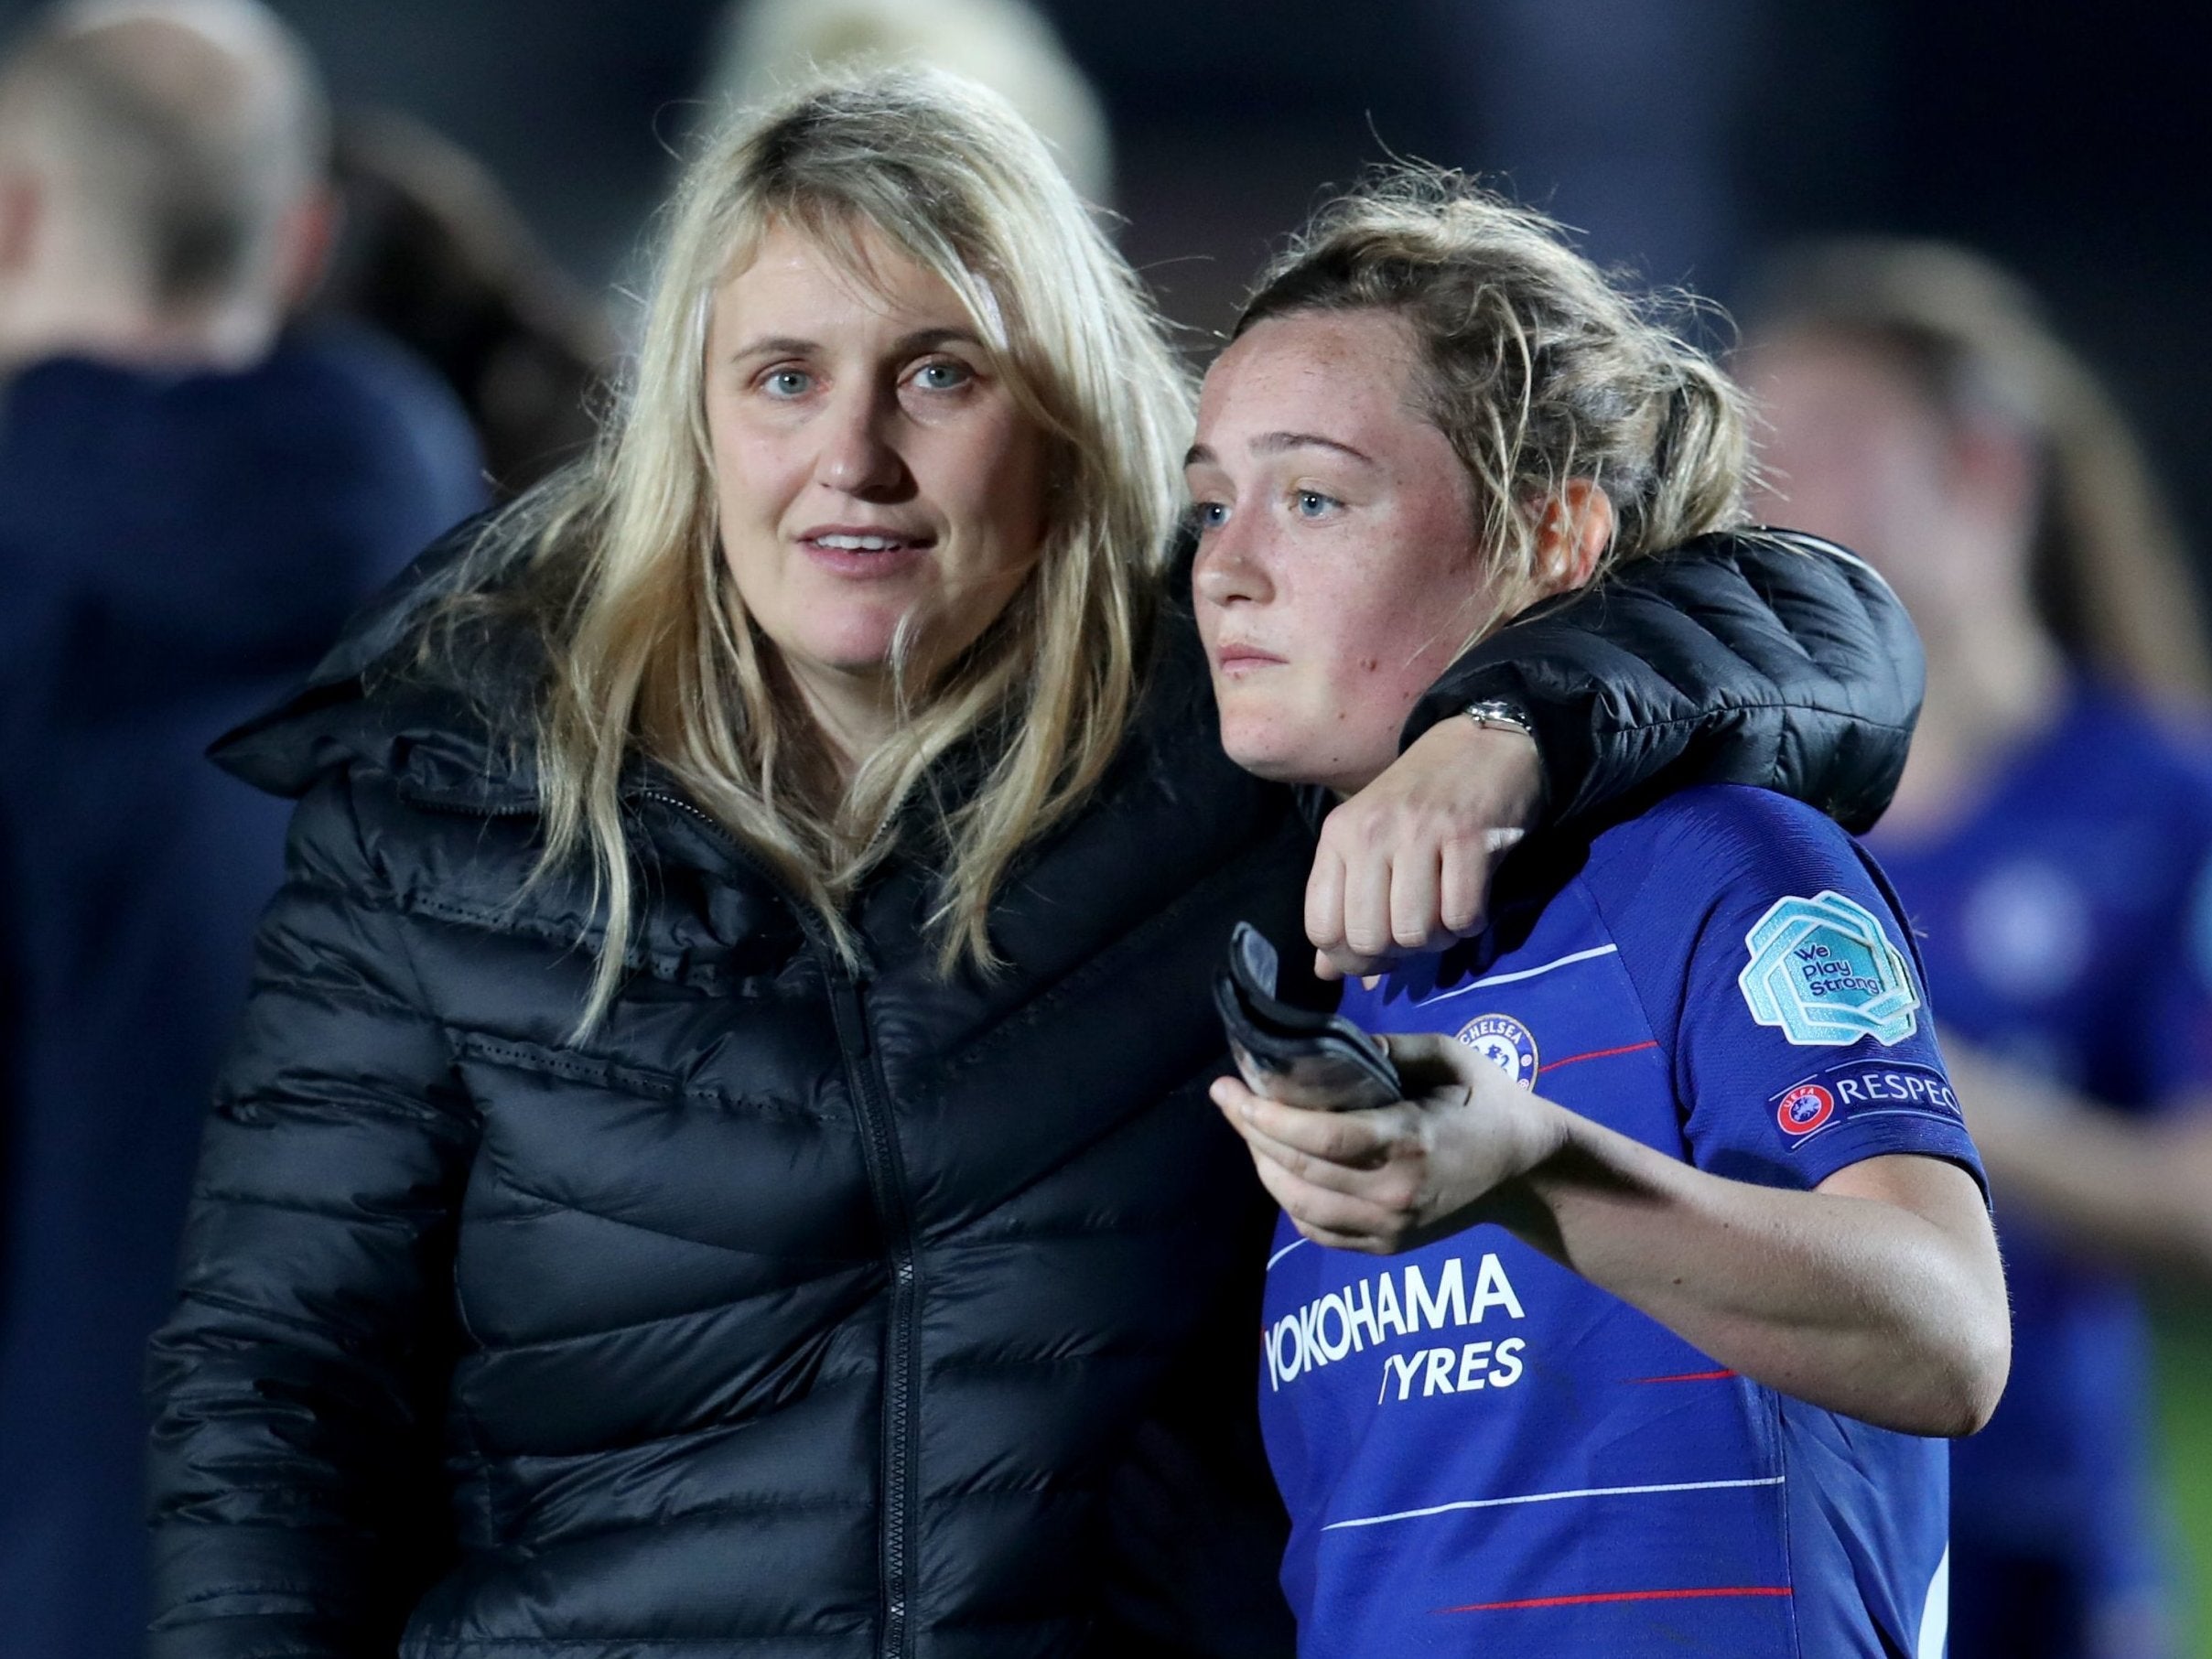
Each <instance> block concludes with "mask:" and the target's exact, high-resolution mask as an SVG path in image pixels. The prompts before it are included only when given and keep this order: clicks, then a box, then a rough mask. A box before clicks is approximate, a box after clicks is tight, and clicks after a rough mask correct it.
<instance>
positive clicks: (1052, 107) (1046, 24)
mask: <svg viewBox="0 0 2212 1659" xmlns="http://www.w3.org/2000/svg"><path fill="white" fill-rule="evenodd" d="M915 64H928V65H931V66H932V67H933V68H936V69H941V70H945V71H947V72H948V73H951V74H955V75H959V76H961V77H963V78H964V79H966V80H968V81H975V82H976V83H977V85H979V86H987V87H989V88H990V89H991V91H992V92H997V93H998V95H999V96H1000V97H1001V98H1003V99H1005V100H1006V101H1007V102H1009V103H1010V104H1012V105H1013V106H1014V108H1015V110H1016V111H1017V112H1018V113H1020V116H1021V118H1022V119H1023V120H1024V121H1026V122H1028V123H1029V124H1030V126H1031V127H1033V128H1035V129H1036V132H1037V134H1038V135H1039V136H1040V137H1041V138H1042V139H1043V140H1044V142H1045V144H1046V145H1047V146H1048V147H1049V148H1050V149H1051V150H1052V158H1053V159H1054V160H1055V161H1057V162H1058V163H1059V164H1060V168H1061V171H1063V173H1065V174H1066V175H1067V177H1068V182H1069V183H1071V184H1073V185H1074V187H1075V193H1076V194H1077V195H1078V196H1080V197H1082V198H1083V199H1084V201H1086V202H1089V203H1090V204H1092V205H1093V206H1094V207H1103V206H1106V204H1107V203H1109V202H1111V201H1112V199H1113V194H1114V145H1113V135H1112V134H1111V132H1110V131H1109V130H1108V128H1107V126H1106V107H1105V105H1104V104H1103V103H1101V102H1100V101H1099V97H1098V93H1097V92H1096V90H1095V88H1094V87H1093V86H1092V85H1091V82H1090V80H1089V78H1088V77H1087V76H1085V75H1084V72H1083V69H1082V67H1081V66H1080V65H1079V64H1077V63H1076V61H1075V60H1074V59H1073V58H1071V57H1070V56H1068V52H1067V48H1065V47H1063V45H1062V44H1061V43H1060V37H1059V36H1058V35H1057V34H1056V33H1055V32H1054V31H1053V28H1052V22H1051V20H1050V19H1049V18H1047V17H1046V16H1045V15H1044V14H1043V13H1042V12H1041V11H1039V10H1038V9H1037V7H1035V6H1034V5H1030V4H1029V0H735V4H733V5H730V6H729V7H728V10H726V11H725V12H724V13H723V14H722V19H721V23H720V26H719V27H718V29H717V31H716V40H715V45H714V48H713V56H712V59H711V61H710V64H709V67H708V69H707V81H706V85H705V86H704V87H703V88H702V89H701V97H702V99H703V101H704V103H705V107H706V113H707V119H708V120H709V121H712V120H715V119H718V117H719V116H720V115H721V114H722V113H724V112H726V111H728V110H732V109H745V108H750V107H754V106H757V105H760V104H762V103H765V102H769V101H770V100H772V99H774V98H777V97H780V96H781V95H782V93H783V92H785V91H787V90H788V89H789V88H791V87H792V86H794V85H796V84H798V83H800V82H802V81H806V80H808V79H809V78H810V77H812V76H813V75H815V74H817V73H821V72H825V71H832V70H837V71H852V72H861V71H865V70H875V69H890V68H893V67H896V66H900V65H910V66H911V65H915Z"/></svg>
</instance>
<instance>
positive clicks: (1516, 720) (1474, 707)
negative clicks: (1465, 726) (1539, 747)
mask: <svg viewBox="0 0 2212 1659" xmlns="http://www.w3.org/2000/svg"><path fill="white" fill-rule="evenodd" d="M1467 716H1468V718H1470V719H1471V720H1473V722H1474V723H1475V724H1476V725H1477V726H1503V727H1510V728H1511V729H1513V730H1515V731H1517V732H1519V733H1520V734H1521V735H1522V736H1523V737H1526V738H1534V737H1535V736H1536V728H1535V727H1533V726H1531V725H1530V724H1529V722H1528V716H1527V715H1526V714H1524V713H1523V712H1522V711H1521V710H1520V709H1519V708H1518V707H1516V706H1515V705H1513V704H1511V703H1507V702H1505V701H1503V700H1500V699H1496V698H1493V699H1491V700H1489V701H1487V702H1482V703H1470V704H1469V705H1467Z"/></svg>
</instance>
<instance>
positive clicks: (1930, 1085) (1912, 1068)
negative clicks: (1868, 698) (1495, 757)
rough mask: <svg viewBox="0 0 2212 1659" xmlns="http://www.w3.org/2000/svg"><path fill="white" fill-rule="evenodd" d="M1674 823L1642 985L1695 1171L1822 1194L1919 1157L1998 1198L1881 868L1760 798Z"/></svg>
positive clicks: (1689, 804)
mask: <svg viewBox="0 0 2212 1659" xmlns="http://www.w3.org/2000/svg"><path fill="white" fill-rule="evenodd" d="M1673 810H1674V812H1675V813H1676V815H1677V816H1678V818H1679V819H1680V820H1681V823H1680V826H1679V830H1678V834H1676V835H1673V836H1671V837H1669V838H1667V840H1666V841H1665V842H1664V843H1663V844H1662V846H1663V848H1664V850H1663V851H1662V853H1661V856H1660V857H1659V858H1658V859H1657V860H1656V861H1655V864H1654V867H1653V870H1652V878H1651V879H1650V880H1649V881H1647V882H1646V883H1645V884H1643V885H1644V886H1645V887H1646V889H1648V891H1647V895H1646V899H1645V900H1644V901H1643V902H1641V903H1639V904H1638V905H1636V906H1635V909H1636V910H1637V911H1639V912H1640V914H1639V915H1638V917H1637V922H1638V926H1637V928H1636V931H1637V932H1643V933H1645V934H1646V938H1645V940H1644V941H1643V942H1641V943H1639V945H1638V948H1637V949H1636V952H1635V954H1636V955H1637V956H1638V957H1640V958H1641V959H1643V960H1645V961H1646V962H1652V961H1657V962H1661V963H1666V964H1667V969H1666V970H1665V971H1664V972H1663V973H1662V974H1659V975H1650V974H1646V975H1643V976H1641V977H1642V978H1644V979H1645V980H1646V982H1647V983H1649V982H1651V981H1654V980H1656V981H1658V982H1659V983H1658V984H1657V985H1656V986H1653V988H1651V989H1646V986H1641V985H1640V986H1639V989H1640V990H1644V991H1645V995H1646V1008H1647V1011H1648V1012H1649V1013H1650V1014H1651V1015H1652V1018H1653V1020H1654V1024H1655V1026H1656V1028H1657V1029H1658V1030H1659V1031H1660V1032H1661V1034H1662V1037H1663V1038H1664V1036H1665V1035H1666V1034H1667V1032H1668V1031H1669V1030H1670V1029H1671V1035H1672V1039H1673V1041H1672V1045H1671V1047H1672V1054H1671V1060H1672V1063H1673V1071H1674V1081H1675V1090H1676V1098H1677V1100H1678V1103H1679V1109H1680V1111H1681V1113H1682V1126H1683V1134H1684V1137H1685V1139H1686V1140H1687V1142H1688V1145H1689V1159H1690V1161H1691V1162H1692V1163H1693V1164H1695V1165H1696V1166H1697V1167H1698V1168H1699V1169H1707V1170H1710V1171H1711V1172H1712V1173H1713V1174H1715V1175H1721V1176H1724V1177H1727V1178H1729V1179H1731V1180H1745V1181H1751V1182H1753V1183H1755V1184H1757V1185H1760V1186H1766V1187H1789V1188H1797V1189H1801V1190H1810V1189H1812V1188H1814V1187H1817V1186H1818V1185H1819V1184H1820V1183H1821V1182H1822V1181H1824V1180H1827V1179H1828V1178H1829V1176H1831V1175H1833V1174H1835V1173H1836V1172H1837V1171H1838V1170H1839V1169H1845V1168H1848V1167H1849V1166H1850V1165H1852V1164H1855V1163H1858V1162H1860V1161H1861V1160H1862V1159H1865V1158H1879V1157H1883V1156H1885V1155H1889V1154H1895V1153H1907V1154H1915V1155H1918V1156H1921V1157H1927V1158H1946V1159H1948V1160H1949V1161H1951V1162H1953V1163H1956V1164H1958V1165H1961V1166H1962V1167H1964V1168H1965V1169H1967V1170H1968V1171H1969V1173H1971V1174H1972V1175H1973V1177H1974V1179H1975V1180H1976V1182H1977V1183H1979V1184H1980V1185H1981V1187H1982V1190H1983V1196H1984V1199H1985V1201H1986V1199H1987V1196H1988V1183H1987V1181H1986V1180H1985V1179H1984V1177H1983V1175H1982V1171H1981V1161H1980V1157H1979V1156H1978V1155H1977V1154H1976V1152H1975V1150H1974V1144H1973V1141H1972V1139H1971V1138H1970V1137H1969V1136H1968V1134H1967V1130H1966V1123H1965V1119H1964V1117H1963V1115H1962V1114H1961V1113H1960V1110H1959V1106H1958V1096H1957V1095H1956V1094H1955V1093H1953V1092H1952V1089H1951V1083H1950V1079H1949V1077H1948V1074H1947V1073H1946V1072H1945V1069H1944V1064H1943V1057H1942V1054H1941V1053H1940V1051H1939V1050H1937V1044H1936V1032H1935V1021H1934V1018H1933V1016H1932V1014H1931V1012H1930V1009H1929V1007H1928V1002H1927V994H1926V989H1925V986H1924V982H1923V976H1922V972H1921V966H1920V962H1919V959H1918V955H1917V953H1916V952H1915V949H1914V946H1913V943H1912V939H1911V934H1910V932H1909V931H1908V930H1907V929H1906V928H1905V927H1904V924H1903V923H1902V922H1901V921H1899V910H1898V907H1897V905H1896V903H1895V901H1894V899H1893V898H1892V897H1891V895H1890V893H1889V891H1888V884H1887V883H1886V881H1884V880H1883V878H1882V876H1881V874H1880V871H1879V870H1878V869H1877V868H1876V867H1875V866H1874V864H1873V862H1872V859H1871V858H1869V857H1868V856H1867V855H1866V854H1865V853H1864V852H1863V851H1862V850H1861V848H1860V847H1859V846H1857V845H1856V844H1855V843H1853V842H1852V841H1851V839H1850V837H1848V836H1847V835H1844V834H1843V832H1842V831H1841V830H1840V829H1838V828H1837V827H1836V826H1835V825H1834V824H1831V823H1829V822H1828V821H1827V820H1826V819H1823V818H1821V817H1820V816H1819V815H1818V814H1817V813H1813V812H1811V811H1810V810H1809V809H1807V808H1805V807H1802V806H1799V805H1797V803H1791V802H1786V801H1783V800H1781V799H1780V798H1779V797H1777V796H1774V795H1769V794H1765V793H1764V792H1757V791H1748V790H1726V791H1694V792H1689V797H1687V798H1685V801H1684V803H1683V804H1681V805H1678V806H1677V807H1676V808H1674V809H1673ZM1624 943H1625V942H1624ZM1655 1002H1658V1003H1660V1004H1662V1006H1661V1007H1653V1006H1652V1005H1653V1004H1654V1003H1655ZM1665 1005H1671V1006H1665Z"/></svg>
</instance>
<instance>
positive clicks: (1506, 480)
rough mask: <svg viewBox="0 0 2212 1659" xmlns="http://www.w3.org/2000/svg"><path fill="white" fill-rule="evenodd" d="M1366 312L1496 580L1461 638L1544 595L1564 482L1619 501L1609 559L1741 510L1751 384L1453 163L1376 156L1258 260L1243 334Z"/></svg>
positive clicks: (1738, 517)
mask: <svg viewBox="0 0 2212 1659" xmlns="http://www.w3.org/2000/svg"><path fill="white" fill-rule="evenodd" d="M1675 308H1679V307H1675ZM1360 310H1380V311H1387V312H1388V313H1390V314H1392V315H1393V316H1395V317H1397V318H1399V319H1400V320H1401V321H1402V322H1403V323H1404V324H1405V326H1406V328H1407V329H1408V332H1409V334H1410V335H1411V337H1412V339H1413V342H1414V345H1415V348H1416V350H1417V353H1418V361H1419V394H1420V396H1421V398H1422V401H1423V404H1424V412H1425V413H1426V415H1428V417H1429V418H1430V420H1431V421H1433V422H1434V423H1435V425H1436V426H1437V427H1438V428H1439V429H1440V431H1441V432H1442V433H1443V434H1444V436H1445V437H1446V438H1447V439H1449V440H1450V442H1451V447H1452V449H1453V451H1454V452H1455V453H1456V454H1457V455H1458V457H1459V458H1460V463H1461V465H1462V466H1463V467H1464V468H1465V469H1466V472H1467V477H1468V479H1469V482H1470V484H1471V486H1472V489H1473V503H1474V509H1475V513H1476V523H1477V526H1478V540H1479V544H1480V546H1481V549H1482V552H1483V555H1484V560H1485V564H1486V568H1487V569H1488V571H1489V572H1490V573H1491V575H1492V576H1493V577H1494V590H1495V591H1496V593H1497V595H1498V599H1497V607H1496V609H1495V610H1494V612H1493V613H1492V614H1491V615H1490V616H1489V617H1487V618H1486V619H1484V621H1483V622H1482V623H1481V625H1480V626H1478V627H1477V628H1476V630H1474V634H1473V636H1472V638H1480V637H1481V636H1482V635H1483V634H1484V633H1487V632H1488V631H1489V630H1491V629H1493V628H1494V627H1496V626H1497V625H1498V624H1499V623H1500V622H1502V621H1504V620H1505V619H1506V618H1507V617H1509V616H1510V615H1511V614H1512V613H1513V612H1514V611H1515V610H1517V609H1520V608H1521V606H1523V605H1525V604H1526V603H1527V601H1528V599H1529V598H1531V597H1532V596H1533V595H1534V594H1536V593H1537V592H1538V591H1540V589H1539V586H1538V570H1537V568H1536V566H1537V553H1538V529H1539V526H1540V524H1541V522H1542V518H1543V512H1544V509H1545V507H1546V505H1547V504H1548V503H1549V502H1550V501H1554V500H1556V499H1558V497H1559V493H1560V490H1561V488H1562V486H1563V485H1565V484H1566V482H1567V481H1568V480H1569V479H1587V480H1589V481H1590V482H1592V483H1594V484H1595V485H1596V486H1597V487H1598V488H1599V489H1600V490H1603V492H1604V494H1605V496H1606V499H1607V500H1608V501H1610V502H1611V503H1612V506H1613V518H1614V530H1613V539H1612V542H1611V544H1610V545H1609V546H1608V547H1607V548H1606V550H1605V553H1604V555H1603V558H1602V560H1601V562H1600V573H1601V574H1602V571H1603V569H1604V568H1606V567H1607V566H1610V565H1612V564H1614V563H1617V562H1618V561H1620V560H1623V559H1628V558H1635V557H1640V556H1642V555H1646V554H1652V553H1657V552H1661V551H1663V550H1665V549H1667V548H1669V547H1675V546H1678V545H1679V544H1682V543H1684V542H1687V541H1689V540H1690V539H1691V538H1693V537H1695V536H1699V535H1702V534H1705V533H1709V532H1710V531H1715V530H1722V529H1728V528H1731V527H1733V526H1736V525H1740V524H1743V523H1744V522H1746V514H1745V511H1744V505H1743V497H1744V489H1745V486H1746V484H1747V482H1748V481H1749V478H1750V472H1751V457H1750V444H1749V436H1748V435H1749V426H1750V423H1749V416H1748V414H1747V405H1746V403H1745V400H1744V397H1743V393H1742V392H1741V391H1740V390H1739V389H1738V387H1737V386H1736V384H1735V382H1733V381H1732V380H1731V379H1729V377H1728V376H1727V375H1726V374H1724V373H1723V372H1721V370H1720V369H1719V368H1718V367H1716V366H1715V365H1714V363H1713V362H1712V361H1711V360H1710V358H1708V357H1707V356H1706V355H1705V353H1704V352H1702V351H1701V350H1699V349H1698V348H1697V347H1696V346H1694V345H1693V344H1691V343H1690V342H1689V339H1686V338H1685V337H1684V334H1683V333H1682V331H1681V330H1680V329H1678V328H1677V327H1676V326H1675V325H1674V321H1673V318H1671V317H1670V315H1669V311H1670V307H1668V306H1667V305H1666V304H1664V303H1662V302H1661V301H1660V300H1658V299H1656V298H1641V299H1640V298H1638V297H1636V296H1632V295H1630V294H1629V293H1627V292H1625V291H1624V290H1623V289H1622V288H1620V287H1617V286H1615V285H1613V283H1611V282H1610V281H1608V280H1607V278H1606V275H1605V274H1604V273H1603V272H1602V271H1601V270H1599V268H1598V267H1597V266H1596V265H1594V264H1592V263H1591V262H1590V261H1589V260H1588V259H1586V258H1585V257H1583V256H1582V255H1581V253H1578V252H1576V250H1575V249H1574V248H1573V246H1572V245H1571V244H1570V242H1569V240H1568V233H1567V232H1566V230H1565V228H1564V227H1563V226H1561V225H1560V224H1559V223H1558V222H1557V221H1554V220H1551V219H1549V218H1547V217H1546V216H1545V215H1544V214H1542V213H1539V212H1537V211H1536V210H1533V209H1530V208H1525V207H1521V206H1519V205H1517V204H1516V203H1514V202H1511V201H1508V200H1506V199H1505V198H1503V197H1500V196H1497V195H1495V194H1494V193H1492V192H1491V191H1488V190H1485V189H1483V188H1482V187H1481V186H1479V185H1477V184H1476V183H1474V182H1473V180H1471V179H1469V178H1467V177H1466V176H1464V175H1463V174H1460V173H1456V172H1451V171H1448V170H1446V169H1443V168H1440V167H1428V166H1424V165H1419V164H1409V163H1401V164H1396V165H1393V166H1390V167H1382V168H1378V169H1376V171H1374V172H1373V173H1371V174H1369V175H1368V176H1367V177H1366V178H1364V179H1363V180H1362V181H1361V182H1360V184H1359V185H1358V187H1357V188H1355V189H1353V190H1352V191H1351V192H1349V193H1348V194H1346V195H1344V196H1342V197H1339V198H1338V199H1335V200H1333V201H1331V202H1329V203H1328V204H1327V205H1325V206H1324V207H1322V209H1321V210H1320V211H1319V212H1318V213H1316V214H1315V215H1314V217H1313V218H1312V219H1311V221H1309V222H1308V223H1307V225H1306V227H1305V229H1304V230H1302V231H1301V232H1299V234H1298V235H1297V237H1296V238H1294V239H1293V241H1292V242H1291V243H1290V245H1289V247H1288V248H1287V249H1286V250H1285V252H1284V253H1281V254H1280V255H1279V257H1277V258H1276V259H1275V260H1274V261H1273V262H1272V263H1271V264H1269V265H1268V268H1267V269H1266V270H1265V271H1263V272H1262V273H1261V274H1260V275H1259V278H1258V281H1257V284H1256V285H1255V286H1254V289H1253V292H1252V296H1251V298H1250V299H1248V300H1247V301H1246V304H1245V307H1244V311H1243V314H1242V315H1241V316H1240V317H1239V318H1238V319H1237V323H1236V328H1235V334H1236V335H1242V334H1244V333H1245V332H1246V331H1247V330H1248V329H1253V328H1256V327H1257V326H1258V325H1259V324H1260V323H1262V322H1264V321H1266V320H1267V319H1268V318H1272V317H1282V316H1286V315H1289V314H1292V313H1295V312H1300V311H1360ZM1472 638H1471V642H1472Z"/></svg>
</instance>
